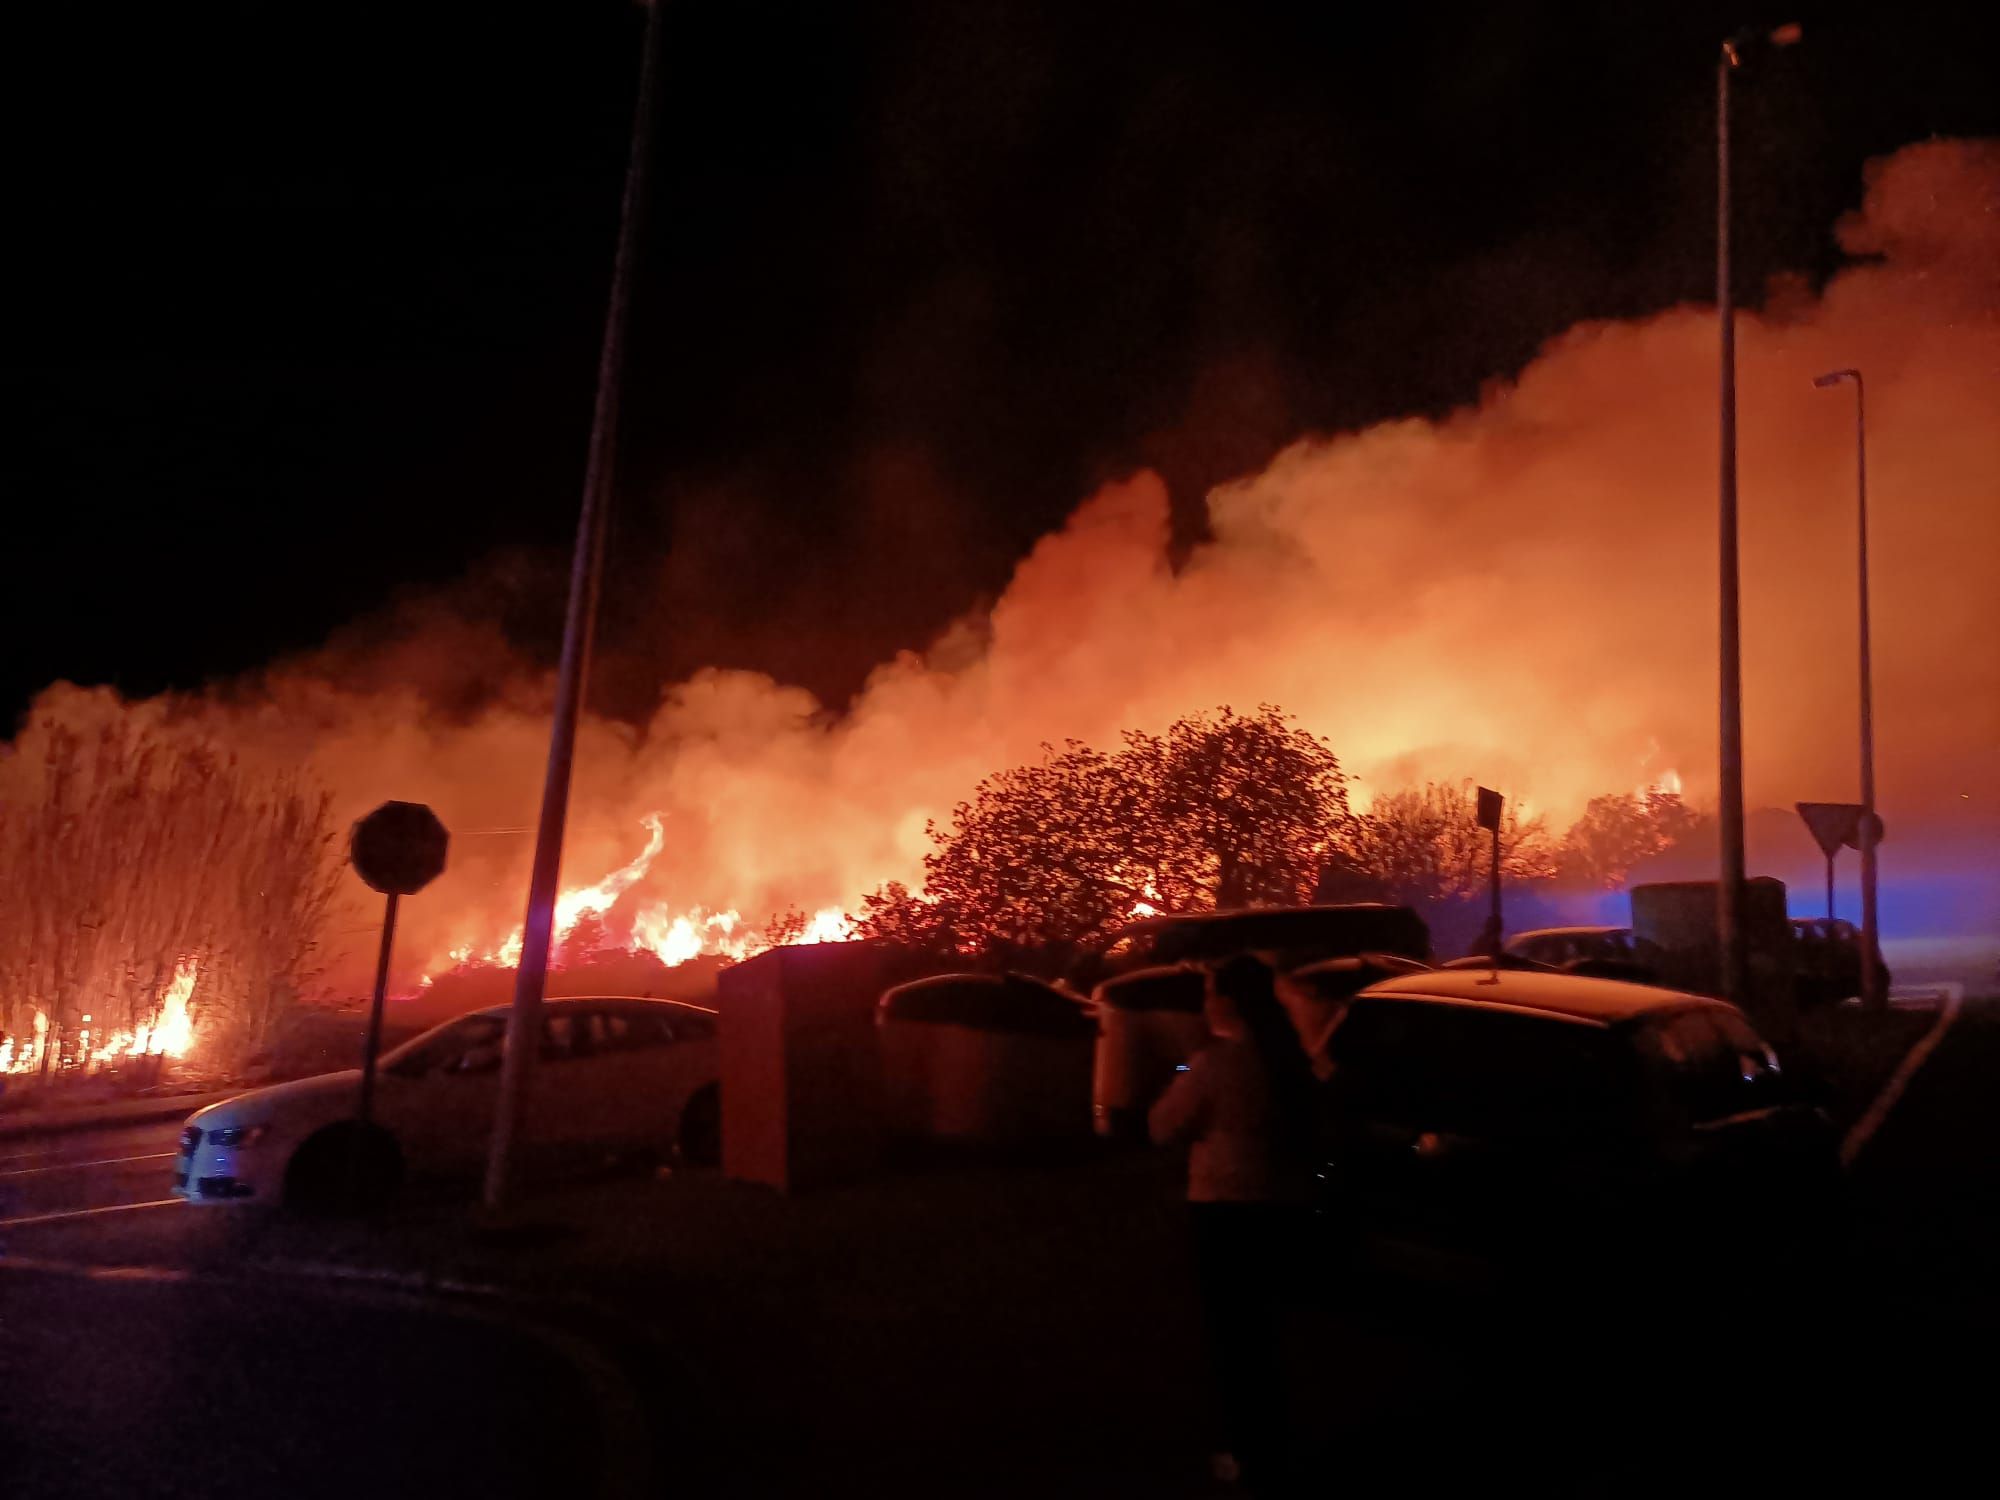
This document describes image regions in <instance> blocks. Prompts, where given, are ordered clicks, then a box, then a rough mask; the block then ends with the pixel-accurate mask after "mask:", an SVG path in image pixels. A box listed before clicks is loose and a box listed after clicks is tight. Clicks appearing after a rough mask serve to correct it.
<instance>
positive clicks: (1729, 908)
mask: <svg viewBox="0 0 2000 1500" xmlns="http://www.w3.org/2000/svg"><path fill="white" fill-rule="evenodd" d="M1798 39H1799V28H1798V27H1797V26H1795V25H1792V26H1780V27H1778V28H1777V29H1776V30H1775V31H1771V32H1768V33H1757V34H1752V33H1744V34H1742V35H1740V36H1736V37H1732V38H1730V40H1728V41H1726V42H1724V43H1723V44H1722V53H1721V56H1720V57H1719V58H1718V59H1717V61H1716V69H1715V159H1716V184H1715V188H1716V190H1715V302H1716V316H1717V319H1718V322H1719V324H1720V328H1721V343H1722V368H1721V375H1720V381H1719V385H1720V390H1721V413H1720V415H1721V422H1720V427H1721V469H1720V473H1719V475H1718V484H1717V511H1718V520H1719V522H1720V528H1719V529H1720V533H1721V535H1720V541H1721V549H1720V551H1721V578H1720V584H1721V601H1720V612H1719V613H1720V620H1719V623H1720V627H1721V628H1720V638H1721V639H1720V646H1721V659H1720V662H1719V668H1720V670H1719V672H1718V674H1717V675H1718V682H1719V687H1720V694H1719V697H1720V703H1719V704H1718V708H1719V715H1718V718H1719V733H1718V735H1717V750H1718V754H1717V760H1718V766H1717V770H1718V776H1717V781H1718V783H1719V786H1718V800H1719V802H1720V807H1719V810H1718V821H1719V822H1720V824H1721V832H1722V871H1721V880H1720V881H1719V882H1718V884H1717V891H1716V930H1717V935H1718V937H1719V938H1720V944H1721V949H1722V953H1721V958H1722V976H1721V977H1722V993H1723V995H1724V997H1725V998H1727V999H1730V1000H1734V1001H1736V1002H1737V1003H1739V1004H1741V1003H1742V1002H1743V1000H1744V999H1745V998H1747V992H1748V990H1749V964H1748V962H1747V958H1748V955H1747V954H1746V953H1745V951H1744V946H1743V880H1744V859H1743V649H1742V628H1741V620H1740V611H1741V595H1740V592H1739V589H1738V569H1737V555H1736V296H1735V291H1734V288H1733V287H1732V285H1731V282H1730V263H1729V231H1730V219H1731V208H1732V203H1731V196H1730V183H1729V166H1730V149H1729V82H1730V77H1731V75H1732V74H1734V73H1735V71H1736V70H1737V69H1738V68H1739V67H1741V66H1742V64H1743V60H1744V57H1745V55H1746V54H1747V53H1748V52H1749V51H1750V49H1751V47H1752V46H1753V45H1756V44H1768V45H1771V46H1777V47H1788V46H1790V45H1791V44H1792V43H1794V42H1796V41H1797V40H1798Z"/></svg>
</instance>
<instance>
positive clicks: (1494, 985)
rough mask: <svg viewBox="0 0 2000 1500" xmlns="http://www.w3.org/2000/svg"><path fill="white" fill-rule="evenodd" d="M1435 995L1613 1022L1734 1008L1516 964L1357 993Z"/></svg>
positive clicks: (1441, 973) (1413, 978)
mask: <svg viewBox="0 0 2000 1500" xmlns="http://www.w3.org/2000/svg"><path fill="white" fill-rule="evenodd" d="M1371 995H1377V996H1381V997H1383V998H1386V999H1397V1000H1440V1001H1445V1002H1447V1003H1451V1004H1460V1005H1478V1006H1486V1007H1492V1008H1495V1009H1503V1010H1516V1011H1535V1012H1538V1013H1540V1014H1542V1015H1547V1016H1558V1017H1562V1018H1564V1019H1567V1020H1572V1021H1586V1022H1590V1023H1592V1024H1595V1025H1599V1026H1613V1025H1617V1024H1620V1023H1622V1022H1626V1021H1634V1020H1637V1019H1639V1018H1640V1017H1643V1016H1647V1015H1656V1014H1665V1013H1668V1012H1672V1011H1678V1010H1690V1009H1709V1008H1713V1009H1717V1010H1730V1011H1733V1010H1734V1009H1735V1008H1736V1007H1734V1006H1733V1005H1730V1004H1728V1003H1727V1002H1726V1001H1722V1000H1711V999H1708V998H1707V997H1705V996H1702V995H1689V994H1684V993H1682V992H1681V991H1679V990H1663V989H1658V988H1655V987H1654V986H1652V985H1648V984H1626V983H1625V982H1624V981H1622V980H1617V979H1590V978H1585V977H1583V976H1581V975H1576V974H1549V973H1541V972H1538V971H1533V970H1522V969H1439V970H1437V971H1435V972H1433V973H1430V974H1405V975H1402V976H1401V977H1399V978H1396V979H1385V980H1383V981H1382V982H1381V983H1379V984H1371V985H1370V986H1369V987H1368V988H1367V989H1365V990H1363V991H1362V992H1361V994H1360V996H1358V997H1357V998H1362V999H1365V998H1367V997H1368V996H1371Z"/></svg>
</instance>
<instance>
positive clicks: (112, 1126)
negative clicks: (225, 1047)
mask: <svg viewBox="0 0 2000 1500" xmlns="http://www.w3.org/2000/svg"><path fill="white" fill-rule="evenodd" d="M242 1092H243V1090H242V1089H240V1088H239V1089H227V1090H225V1091H223V1092H221V1093H210V1094H176V1095H174V1096H172V1097H171V1098H162V1099H130V1100H122V1101H119V1102H117V1103H112V1104H103V1105H96V1106H93V1107H90V1108H87V1109H76V1110H56V1111H51V1112H49V1113H46V1114H36V1113H32V1112H28V1111H22V1112H20V1113H16V1114H0V1141H5V1140H15V1139H18V1138H20V1137H22V1136H37V1135H74V1134H75V1133H76V1132H78V1131H82V1130H116V1129H117V1128H118V1127H120V1126H122V1125H154V1124H158V1123H159V1122H160V1121H161V1120H184V1119H186V1118H187V1117H188V1116H189V1115H191V1114H193V1113H194V1112H195V1111H196V1110H198V1109H206V1108H207V1107H208V1106H209V1105H211V1104H220V1103H221V1102H222V1101H223V1100H224V1099H234V1098H235V1097H236V1096H237V1095H238V1094H240V1093H242Z"/></svg>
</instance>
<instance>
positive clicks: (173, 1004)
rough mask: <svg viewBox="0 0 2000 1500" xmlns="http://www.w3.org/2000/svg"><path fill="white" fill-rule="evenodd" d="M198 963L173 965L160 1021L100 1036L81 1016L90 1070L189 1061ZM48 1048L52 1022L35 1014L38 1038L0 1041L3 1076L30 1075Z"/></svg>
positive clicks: (82, 1050) (80, 1046) (81, 1048)
mask: <svg viewBox="0 0 2000 1500" xmlns="http://www.w3.org/2000/svg"><path fill="white" fill-rule="evenodd" d="M199 973H200V964H199V963H198V962H197V961H196V960H194V959H192V958H184V959H182V960H181V961H180V962H179V963H178V964H176V965H175V966H174V978H173V982H172V983H171V984H169V985H168V986H167V990H166V993H165V994H164V995H162V996H161V997H160V1012H159V1016H158V1018H157V1019H155V1020H154V1021H152V1022H150V1023H148V1022H141V1023H140V1024H139V1025H137V1026H126V1027H120V1028H119V1029H117V1030H115V1031H112V1032H110V1033H109V1034H108V1035H101V1034H100V1033H99V1032H98V1031H97V1030H96V1029H94V1028H93V1027H92V1026H91V1017H89V1016H85V1017H83V1020H82V1023H81V1025H79V1027H78V1028H77V1033H76V1040H77V1052H78V1054H79V1055H80V1056H81V1057H83V1058H84V1059H86V1060H87V1063H88V1065H89V1066H92V1067H95V1066H98V1065H100V1064H103V1063H109V1062H116V1061H117V1060H118V1059H119V1058H124V1057H186V1056H187V1055H188V1054H189V1053H190V1052H192V1051H193V1050H194V1016H193V1014H192V1012H191V1011H190V1010H189V1006H188V1002H189V1001H190V999H191V998H192V997H193V995H194V986H195V980H196V978H197V977H198V975H199ZM48 1045H49V1018H48V1016H47V1015H45V1014H44V1013H43V1012H42V1011H40V1010H37V1011H36V1012H35V1021H34V1037H33V1039H32V1040H31V1041H27V1042H25V1043H17V1042H16V1040H15V1038H13V1037H9V1038H7V1040H5V1041H4V1042H0V1073H30V1072H33V1071H35V1070H36V1069H38V1068H39V1067H41V1065H42V1057H43V1055H44V1053H46V1052H47V1050H48Z"/></svg>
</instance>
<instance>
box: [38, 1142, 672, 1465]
mask: <svg viewBox="0 0 2000 1500" xmlns="http://www.w3.org/2000/svg"><path fill="white" fill-rule="evenodd" d="M179 1134H180V1124H179V1122H178V1121H172V1122H165V1123H160V1124H154V1125H147V1126H138V1127H132V1126H127V1127H120V1128H117V1129H112V1130H103V1131H91V1132H77V1133H73V1134H64V1135H57V1136H50V1137H44V1138H41V1139H39V1140H36V1139H23V1138H16V1139H13V1140H10V1141H7V1142H5V1143H0V1392H4V1393H5V1397H4V1399H0V1494H4V1495H6V1496H7V1497H8V1500H30V1497H35V1500H40V1497H44V1496H46V1497H50V1500H69V1497H76V1500H84V1497H91V1500H96V1497H100V1496H113V1495H115V1496H120V1497H131V1500H150V1497H155V1496H157V1497H160V1500H179V1497H182V1496H186V1497H189V1500H194V1497H202V1500H208V1497H225V1496H235V1495H242V1496H246V1497H248V1496H256V1497H260V1500H264V1497H272V1496H284V1497H287V1500H291V1497H317V1496H327V1497H329V1500H332V1497H339V1500H357V1497H371V1500H372V1497H385V1496H403V1495H409V1496H423V1497H425V1500H437V1497H439V1496H447V1495H478V1496H481V1497H488V1496H492V1497H498V1496H517V1495H518V1496H547V1495H578V1496H591V1495H595V1494H599V1493H605V1492H607V1491H608V1492H611V1493H616V1492H618V1486H619V1485H621V1484H627V1483H629V1482H630V1481H631V1479H632V1470H633V1469H634V1467H635V1466H636V1465H638V1464H639V1463H640V1462H641V1460H640V1459H639V1458H638V1457H637V1456H636V1450H635V1449H634V1448H633V1446H632V1443H631V1434H630V1432H629V1431H628V1432H624V1433H612V1432H610V1431H608V1429H607V1423H615V1422H617V1421H619V1420H621V1419H620V1418H619V1417H618V1414H616V1413H608V1412H607V1411H606V1410H605V1409H604V1408H605V1407H606V1405H607V1401H606V1391H607V1386H608V1387H609V1388H610V1394H611V1397H612V1403H613V1404H615V1402H616V1401H618V1400H622V1399H623V1398H624V1394H625V1393H624V1392H623V1391H622V1390H621V1389H619V1388H618V1385H617V1377H616V1372H615V1371H613V1370H611V1369H610V1367H609V1366H608V1365H607V1364H606V1363H605V1362H604V1361H602V1360H600V1359H598V1358H597V1357H596V1356H595V1355H594V1353H593V1351H591V1350H590V1349H589V1348H588V1346H585V1345H583V1344H581V1343H580V1342H579V1341H577V1340H575V1339H574V1338H572V1337H570V1336H568V1335H565V1334H562V1333H560V1332H557V1331H555V1330H553V1329H551V1328H547V1327H543V1326H541V1325H538V1324H535V1323H532V1322H524V1321H522V1320H521V1319H520V1318H518V1317H516V1316H514V1315H512V1314H503V1313H499V1312H495V1311H490V1310H488V1309H486V1308H484V1307H482V1306H480V1305H478V1304H476V1303H467V1302H463V1301H454V1300H450V1299H422V1298H417V1297H413V1296H409V1295H399V1294H397V1293H395V1292H394V1291H392V1290H384V1289H383V1288H381V1287H380V1286H376V1285H373V1284H369V1283H365V1282H363V1283H342V1282H339V1281H333V1280H327V1279H324V1278H319V1279H315V1278H313V1277H310V1276H306V1275H295V1276H289V1277H287V1276H284V1275H282V1274H278V1273H279V1272H281V1271H282V1270H283V1267H282V1265H281V1264H279V1263H277V1261H276V1259H275V1257H272V1256H270V1255H268V1254H261V1253H258V1241H257V1240H256V1238H255V1235H254V1234H251V1235H249V1236H247V1237H246V1234H245V1231H246V1230H250V1231H255V1230H256V1229H258V1228H259V1227H260V1226H261V1225H262V1224H263V1222H264V1221H265V1219H266V1218H267V1217H268V1216H265V1215H256V1214H252V1215H248V1216H246V1215H244V1214H241V1213H234V1212H231V1211H230V1210H228V1209H220V1210H218V1209H208V1208H190V1207H188V1206H187V1205H185V1204H183V1203H180V1202H179V1201H177V1200H172V1199H171V1197H170V1194H169V1191H168V1189H169V1185H170V1184H171V1181H172V1177H173V1159H174V1155H175V1147H176V1143H177V1141H178V1139H179ZM163 1200H165V1201H163ZM253 1256H254V1264H255V1267H256V1268H257V1270H256V1274H248V1271H249V1268H250V1267H251V1266H252V1264H253ZM628 1425H629V1423H628Z"/></svg>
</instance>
